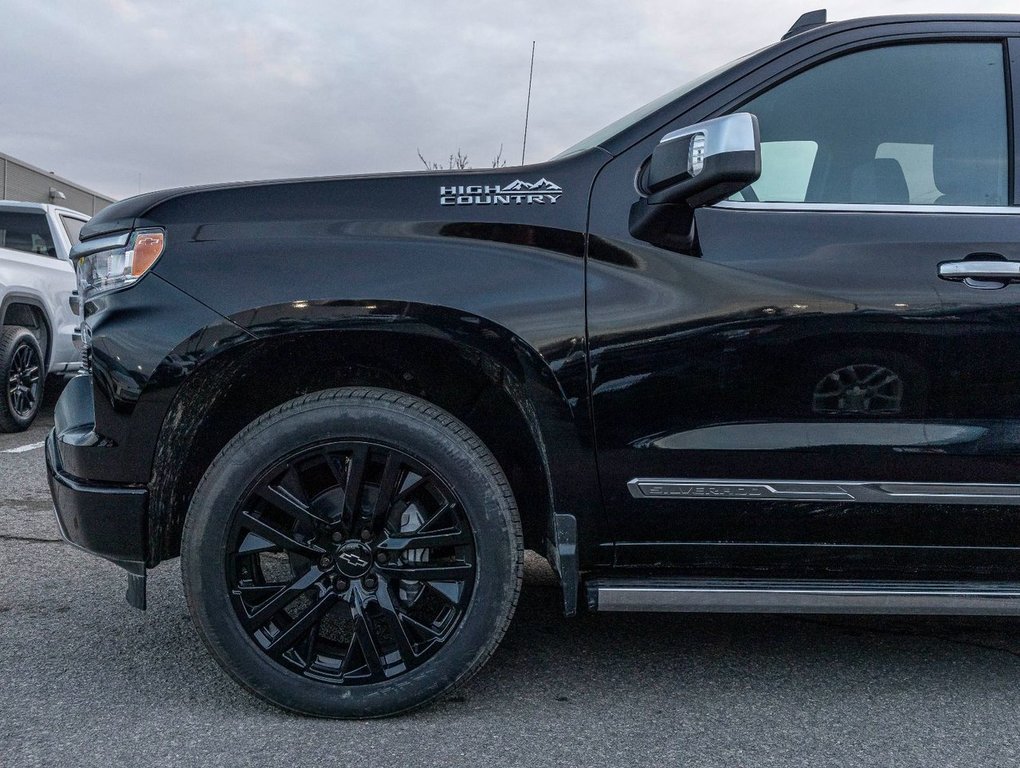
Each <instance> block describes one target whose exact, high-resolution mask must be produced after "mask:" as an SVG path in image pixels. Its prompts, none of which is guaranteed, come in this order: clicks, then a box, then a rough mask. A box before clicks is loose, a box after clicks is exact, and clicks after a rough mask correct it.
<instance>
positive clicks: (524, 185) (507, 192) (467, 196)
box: [439, 179, 563, 205]
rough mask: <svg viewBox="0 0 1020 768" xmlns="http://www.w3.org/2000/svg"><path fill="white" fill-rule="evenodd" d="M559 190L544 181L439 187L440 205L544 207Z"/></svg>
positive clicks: (561, 189)
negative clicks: (503, 184) (504, 184)
mask: <svg viewBox="0 0 1020 768" xmlns="http://www.w3.org/2000/svg"><path fill="white" fill-rule="evenodd" d="M562 194H563V188H562V187H560V186H559V185H558V184H553V183H552V182H551V181H549V180H548V179H539V180H538V181H536V182H535V183H534V184H529V183H528V182H526V181H521V180H520V179H517V180H516V181H512V182H510V183H509V184H507V185H506V186H505V187H503V186H500V185H499V184H484V185H483V184H471V185H467V186H456V187H440V188H439V204H440V205H545V204H547V203H550V204H552V203H555V202H556V201H557V200H559V199H560V195H562Z"/></svg>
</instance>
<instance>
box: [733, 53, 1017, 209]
mask: <svg viewBox="0 0 1020 768" xmlns="http://www.w3.org/2000/svg"><path fill="white" fill-rule="evenodd" d="M739 111H742V112H752V113H753V114H755V115H757V116H758V122H759V127H760V129H761V141H762V175H761V178H760V179H759V180H758V181H757V182H755V183H754V184H752V185H751V187H750V188H749V189H746V190H744V192H742V193H740V194H738V195H737V196H736V197H737V199H743V200H749V201H760V202H817V203H860V204H914V205H931V204H938V205H962V206H999V205H1008V203H1009V194H1008V179H1009V170H1008V169H1009V151H1008V148H1007V132H1006V81H1005V74H1004V66H1003V49H1002V46H1001V45H999V44H997V43H936V44H927V43H926V44H914V45H899V46H893V47H887V48H877V49H872V50H868V51H861V52H859V53H852V54H849V55H846V56H843V57H841V58H838V59H833V60H832V61H828V62H825V63H823V64H819V65H818V66H816V67H814V68H812V69H810V70H807V71H806V72H802V73H800V74H798V75H795V76H794V77H792V78H790V79H789V80H786V81H785V82H783V83H780V84H779V85H777V86H776V87H774V88H772V89H771V90H769V91H767V92H765V93H764V94H762V95H760V96H758V97H757V98H755V99H753V100H752V101H750V102H748V103H747V104H744V105H743V106H742V107H740V110H739ZM809 148H812V149H813V151H811V150H810V149H809Z"/></svg>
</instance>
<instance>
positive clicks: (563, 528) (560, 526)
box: [548, 514, 581, 616]
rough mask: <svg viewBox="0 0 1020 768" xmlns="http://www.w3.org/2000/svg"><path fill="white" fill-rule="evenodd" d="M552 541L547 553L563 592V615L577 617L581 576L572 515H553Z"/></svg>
mask: <svg viewBox="0 0 1020 768" xmlns="http://www.w3.org/2000/svg"><path fill="white" fill-rule="evenodd" d="M551 533H552V541H551V542H549V546H548V551H549V554H550V561H551V563H552V567H553V570H555V571H556V574H557V575H558V576H559V577H560V588H561V589H562V590H563V615H564V616H575V615H577V596H578V591H579V589H580V582H581V574H580V572H579V571H578V565H577V519H576V518H575V517H574V516H573V515H557V514H554V515H553V519H552V531H551Z"/></svg>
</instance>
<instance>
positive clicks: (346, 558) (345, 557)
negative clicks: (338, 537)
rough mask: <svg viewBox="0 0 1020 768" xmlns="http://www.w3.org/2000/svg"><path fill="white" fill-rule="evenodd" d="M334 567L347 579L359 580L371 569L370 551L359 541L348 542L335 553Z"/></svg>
mask: <svg viewBox="0 0 1020 768" xmlns="http://www.w3.org/2000/svg"><path fill="white" fill-rule="evenodd" d="M336 567H337V570H338V571H340V573H342V574H343V575H344V576H346V577H347V578H349V579H359V578H361V577H362V576H364V575H365V574H366V573H368V571H369V569H370V568H371V567H372V550H371V549H369V548H368V547H367V546H366V545H365V544H363V543H361V542H360V541H348V542H347V543H346V544H344V545H343V546H342V547H340V549H338V550H337V552H336Z"/></svg>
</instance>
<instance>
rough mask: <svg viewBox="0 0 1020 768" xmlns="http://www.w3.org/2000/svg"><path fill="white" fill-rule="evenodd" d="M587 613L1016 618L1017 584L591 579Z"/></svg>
mask: <svg viewBox="0 0 1020 768" xmlns="http://www.w3.org/2000/svg"><path fill="white" fill-rule="evenodd" d="M585 587H586V590H587V596H588V608H589V610H593V611H672V612H687V613H858V614H928V615H942V616H1020V582H933V581H914V582H905V581H894V582H869V581H789V580H776V579H693V578H674V579H633V578H630V579H595V580H593V581H589V582H587V583H586V585H585Z"/></svg>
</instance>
